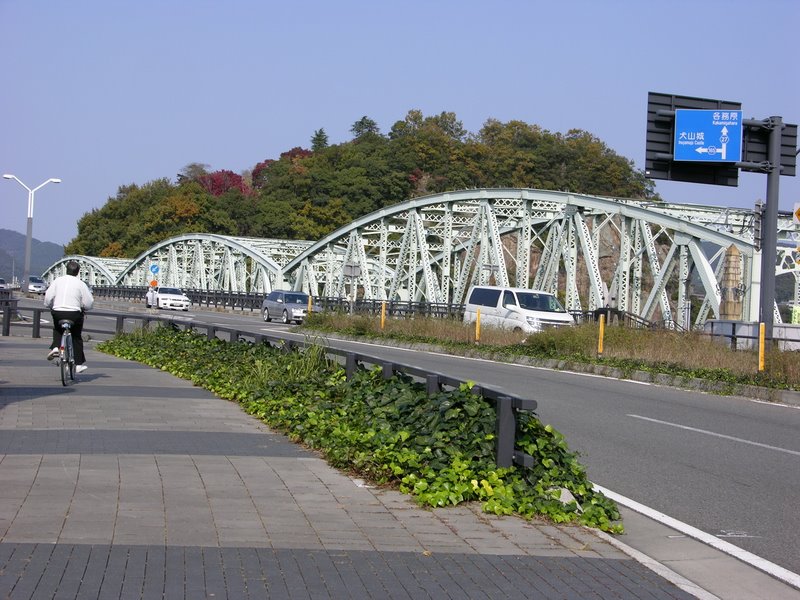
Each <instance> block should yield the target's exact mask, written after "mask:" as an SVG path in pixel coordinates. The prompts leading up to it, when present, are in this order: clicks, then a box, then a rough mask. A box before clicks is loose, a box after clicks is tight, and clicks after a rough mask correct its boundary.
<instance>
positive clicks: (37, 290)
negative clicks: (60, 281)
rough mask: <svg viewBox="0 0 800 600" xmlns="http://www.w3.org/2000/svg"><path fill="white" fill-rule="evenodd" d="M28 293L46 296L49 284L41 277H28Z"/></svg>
mask: <svg viewBox="0 0 800 600" xmlns="http://www.w3.org/2000/svg"><path fill="white" fill-rule="evenodd" d="M28 291H29V292H32V293H34V294H44V293H45V292H46V291H47V284H46V283H45V282H44V279H42V278H41V277H37V276H36V275H31V276H30V277H28Z"/></svg>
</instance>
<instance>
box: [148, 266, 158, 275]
mask: <svg viewBox="0 0 800 600" xmlns="http://www.w3.org/2000/svg"><path fill="white" fill-rule="evenodd" d="M150 272H151V273H152V274H153V275H155V274H156V273H158V265H150Z"/></svg>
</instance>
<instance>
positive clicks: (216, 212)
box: [66, 110, 659, 258]
mask: <svg viewBox="0 0 800 600" xmlns="http://www.w3.org/2000/svg"><path fill="white" fill-rule="evenodd" d="M351 133H352V135H353V139H352V140H350V141H348V142H345V143H342V144H334V145H330V144H328V136H327V134H326V133H325V131H324V130H323V129H319V130H317V131H315V132H314V134H313V136H312V137H311V140H310V144H311V147H310V149H304V148H300V147H296V148H293V149H291V150H289V151H287V152H284V153H283V154H281V155H280V157H279V158H277V159H267V160H264V161H262V162H259V163H258V164H256V165H255V166H254V167H253V168H252V170H251V171H248V172H245V173H243V174H237V173H233V172H232V171H224V170H223V171H213V172H211V171H209V170H208V169H209V167H208V166H207V165H203V164H200V163H191V164H189V165H187V166H186V167H185V168H184V169H183V170H182V172H181V173H180V174H178V176H177V178H176V181H175V182H172V181H171V180H170V179H168V178H163V179H158V180H155V181H151V182H148V183H145V184H143V185H128V186H123V187H120V189H119V191H118V193H117V195H116V197H113V198H109V199H108V201H107V202H106V204H105V205H104V206H103V207H102V208H99V209H96V210H94V211H92V212H91V213H87V214H85V215H84V216H83V217H82V218H81V219H80V220H79V221H78V236H77V237H76V238H75V239H74V240H72V241H71V242H70V243H69V244H68V245H67V247H66V251H67V253H70V254H73V253H74V254H83V255H89V256H107V257H124V258H133V257H135V256H136V255H138V254H139V253H141V252H143V251H144V250H146V249H147V248H149V247H150V246H152V245H153V244H155V243H157V242H159V241H161V240H164V239H166V238H168V237H171V236H175V235H180V234H182V233H191V232H205V233H217V234H222V235H239V236H248V237H268V238H283V239H303V240H316V239H319V238H320V237H322V236H324V235H326V234H327V233H330V232H331V231H333V230H334V229H337V228H338V227H341V226H342V225H345V224H347V223H349V222H351V221H352V220H354V219H356V218H358V217H361V216H363V215H365V214H367V213H369V212H372V211H374V210H377V209H379V208H382V207H384V206H390V205H393V204H397V203H398V202H403V201H405V200H408V199H410V198H414V197H418V196H424V195H428V194H435V193H440V192H445V191H451V190H460V189H468V188H492V187H520V188H538V189H549V190H565V191H572V192H576V193H582V194H591V195H602V196H613V197H620V198H645V199H649V200H658V199H659V198H658V196H657V194H655V193H654V185H653V183H652V181H650V180H648V179H646V178H645V176H644V173H643V172H642V171H639V170H637V169H635V167H634V164H633V162H632V161H630V160H628V159H626V158H624V157H622V156H619V155H618V154H616V153H615V152H614V151H613V150H611V149H610V148H608V147H607V146H606V145H605V144H604V143H603V142H602V141H601V140H599V139H598V138H596V137H595V136H593V135H592V134H590V133H588V132H586V131H582V130H571V131H569V132H567V133H566V134H561V133H551V132H549V131H546V130H543V129H541V128H540V127H539V126H537V125H530V124H528V123H524V122H522V121H509V122H507V123H501V122H500V121H497V120H495V119H489V120H488V121H487V122H486V123H485V124H484V126H483V127H482V128H481V130H480V131H478V132H477V133H475V134H472V133H469V132H467V131H466V130H465V129H464V127H463V125H462V123H461V122H460V121H459V120H458V119H457V118H456V115H455V114H453V113H450V112H443V113H441V114H439V115H437V116H431V117H425V116H423V114H422V113H421V112H420V111H418V110H412V111H409V113H408V114H407V115H406V117H405V118H404V119H403V120H401V121H397V122H396V123H395V124H394V125H393V126H392V128H391V130H390V131H389V132H388V134H383V133H381V132H380V130H379V128H378V126H377V124H376V123H375V121H373V120H372V119H369V118H368V117H363V118H362V119H360V120H359V121H357V122H356V123H354V124H353V126H352V128H351Z"/></svg>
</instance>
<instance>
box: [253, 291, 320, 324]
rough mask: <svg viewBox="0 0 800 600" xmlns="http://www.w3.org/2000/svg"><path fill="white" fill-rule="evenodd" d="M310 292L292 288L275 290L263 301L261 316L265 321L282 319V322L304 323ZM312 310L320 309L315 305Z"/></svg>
mask: <svg viewBox="0 0 800 600" xmlns="http://www.w3.org/2000/svg"><path fill="white" fill-rule="evenodd" d="M308 300H309V296H308V294H305V293H303V292H293V291H291V290H275V291H272V292H270V293H269V294H267V297H266V298H264V301H263V302H262V303H261V316H262V317H263V318H264V320H265V321H267V322H269V321H272V319H280V320H281V323H291V322H292V321H294V322H295V323H302V322H303V319H305V318H306V312H307V311H308ZM311 310H312V311H317V310H319V307H317V306H313V307H312V308H311Z"/></svg>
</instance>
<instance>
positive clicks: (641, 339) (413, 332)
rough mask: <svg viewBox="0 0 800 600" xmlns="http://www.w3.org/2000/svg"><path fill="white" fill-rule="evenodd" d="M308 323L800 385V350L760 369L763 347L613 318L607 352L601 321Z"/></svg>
mask: <svg viewBox="0 0 800 600" xmlns="http://www.w3.org/2000/svg"><path fill="white" fill-rule="evenodd" d="M304 327H306V328H309V329H313V330H316V331H321V332H326V333H343V334H347V335H354V336H364V337H370V338H373V339H381V338H382V339H386V340H399V341H403V342H408V343H415V342H416V343H426V344H434V345H436V346H440V347H443V348H444V349H445V350H446V351H449V352H453V353H458V354H466V353H468V354H483V355H485V356H488V357H492V358H495V359H498V360H508V361H513V360H515V359H518V358H520V357H527V358H533V359H556V360H559V361H566V362H567V363H570V362H572V363H583V364H588V363H591V364H599V365H607V366H609V367H615V368H618V369H620V370H621V372H622V374H623V376H626V377H627V376H630V375H631V374H632V373H633V372H635V371H646V372H650V373H656V374H665V375H671V376H675V377H678V378H685V379H705V380H709V381H713V382H719V383H722V384H726V385H729V386H731V388H729V389H728V391H729V392H732V391H733V389H732V386H734V385H756V386H763V387H769V388H776V389H792V390H800V352H782V351H779V350H770V351H768V352H767V353H766V358H765V365H766V368H765V370H764V371H761V372H759V371H758V353H757V351H753V350H737V351H733V350H731V349H730V347H729V346H727V345H725V344H723V343H720V342H719V341H714V340H712V339H710V338H709V337H708V336H705V335H703V334H702V333H699V332H676V331H669V330H659V329H637V328H630V327H623V326H609V327H606V328H605V335H604V338H603V342H604V343H603V356H602V357H599V356H598V355H597V342H598V335H599V327H598V325H597V323H594V322H591V323H584V324H581V325H578V326H576V327H562V328H559V329H548V330H546V331H543V332H541V333H538V334H532V335H525V334H523V333H518V332H514V331H510V330H506V329H497V328H492V327H482V328H481V332H480V343H479V344H476V342H475V326H474V324H472V325H466V324H464V323H462V322H461V321H458V320H455V319H441V318H432V317H418V318H414V319H386V321H385V323H384V328H383V329H381V322H380V317H378V316H367V315H349V314H345V313H339V312H324V313H313V314H311V315H310V316H309V318H308V319H307V320H306V322H305V324H304ZM722 391H725V390H724V389H723V390H722Z"/></svg>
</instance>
